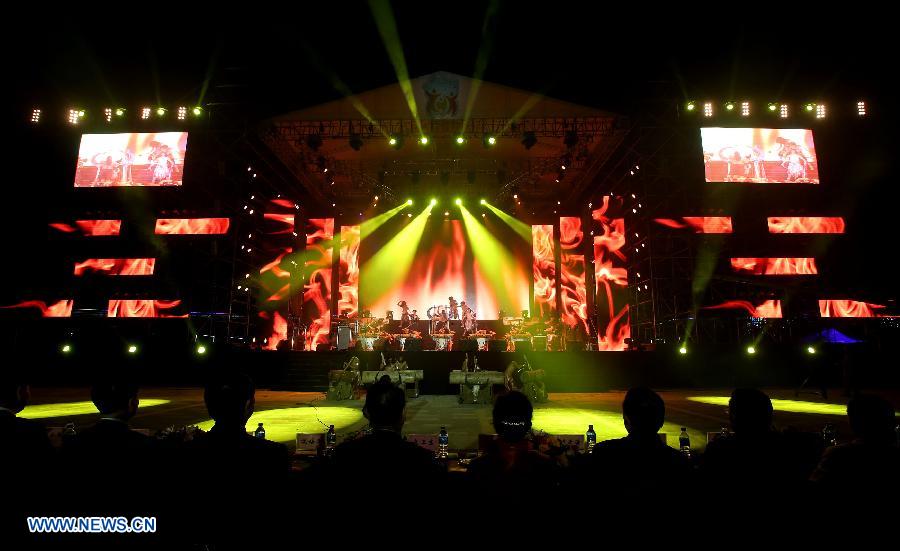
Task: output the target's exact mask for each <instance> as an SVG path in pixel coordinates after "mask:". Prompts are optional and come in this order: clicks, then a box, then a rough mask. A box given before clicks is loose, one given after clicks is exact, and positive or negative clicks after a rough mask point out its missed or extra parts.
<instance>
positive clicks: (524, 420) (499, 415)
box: [494, 391, 534, 442]
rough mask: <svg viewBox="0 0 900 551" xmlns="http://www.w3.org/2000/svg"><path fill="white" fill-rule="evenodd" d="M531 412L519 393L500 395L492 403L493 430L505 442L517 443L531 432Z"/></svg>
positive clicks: (523, 396) (528, 404)
mask: <svg viewBox="0 0 900 551" xmlns="http://www.w3.org/2000/svg"><path fill="white" fill-rule="evenodd" d="M533 411H534V410H533V408H532V407H531V402H529V401H528V398H527V397H526V396H525V395H524V394H522V393H521V392H516V391H512V392H508V393H506V394H501V395H500V396H498V397H497V400H496V401H495V402H494V430H496V431H497V434H499V435H500V437H501V438H503V439H504V440H506V441H507V442H519V441H520V440H522V439H524V438H525V436H527V435H528V433H529V432H530V431H531V415H532V413H533Z"/></svg>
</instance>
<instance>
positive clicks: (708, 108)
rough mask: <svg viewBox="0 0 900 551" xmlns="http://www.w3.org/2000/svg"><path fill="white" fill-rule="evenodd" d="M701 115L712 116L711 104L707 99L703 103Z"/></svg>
mask: <svg viewBox="0 0 900 551" xmlns="http://www.w3.org/2000/svg"><path fill="white" fill-rule="evenodd" d="M703 116H704V117H711V116H713V104H712V102H710V101H707V102H706V103H704V104H703Z"/></svg>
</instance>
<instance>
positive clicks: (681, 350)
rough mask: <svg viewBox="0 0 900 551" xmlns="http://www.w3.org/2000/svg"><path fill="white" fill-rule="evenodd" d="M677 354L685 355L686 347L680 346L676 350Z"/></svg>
mask: <svg viewBox="0 0 900 551" xmlns="http://www.w3.org/2000/svg"><path fill="white" fill-rule="evenodd" d="M678 353H679V354H687V347H686V346H684V345H682V346H681V348H679V349H678Z"/></svg>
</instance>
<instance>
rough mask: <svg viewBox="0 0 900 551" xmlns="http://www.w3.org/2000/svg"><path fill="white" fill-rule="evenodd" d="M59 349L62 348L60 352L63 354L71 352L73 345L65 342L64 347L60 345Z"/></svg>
mask: <svg viewBox="0 0 900 551" xmlns="http://www.w3.org/2000/svg"><path fill="white" fill-rule="evenodd" d="M59 350H60V352H62V353H63V354H68V353H69V352H71V351H72V345H71V344H69V343H65V344H63V345H62V347H60V349H59Z"/></svg>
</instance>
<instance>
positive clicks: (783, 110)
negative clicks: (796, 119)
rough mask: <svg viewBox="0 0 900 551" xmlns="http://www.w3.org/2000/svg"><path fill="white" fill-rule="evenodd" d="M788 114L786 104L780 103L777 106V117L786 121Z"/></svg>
mask: <svg viewBox="0 0 900 551" xmlns="http://www.w3.org/2000/svg"><path fill="white" fill-rule="evenodd" d="M789 114H790V113H789V111H788V105H787V104H786V103H782V104H781V105H779V106H778V116H779V117H781V118H782V119H786V118H788V115H789Z"/></svg>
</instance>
